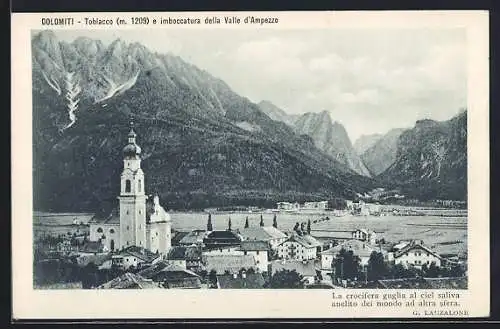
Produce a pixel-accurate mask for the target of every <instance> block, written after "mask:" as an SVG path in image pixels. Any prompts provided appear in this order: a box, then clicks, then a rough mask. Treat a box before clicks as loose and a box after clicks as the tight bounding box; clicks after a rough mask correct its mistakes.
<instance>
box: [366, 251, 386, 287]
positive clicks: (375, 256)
mask: <svg viewBox="0 0 500 329" xmlns="http://www.w3.org/2000/svg"><path fill="white" fill-rule="evenodd" d="M387 274H388V268H387V265H386V263H385V261H384V255H382V253H380V252H377V251H373V252H372V253H371V255H370V259H369V260H368V268H367V273H366V275H367V280H368V281H376V280H380V279H383V278H385V277H386V276H387Z"/></svg>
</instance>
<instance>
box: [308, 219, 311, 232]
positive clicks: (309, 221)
mask: <svg viewBox="0 0 500 329" xmlns="http://www.w3.org/2000/svg"><path fill="white" fill-rule="evenodd" d="M307 234H311V220H310V219H308V220H307Z"/></svg>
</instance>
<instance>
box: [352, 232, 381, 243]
mask: <svg viewBox="0 0 500 329" xmlns="http://www.w3.org/2000/svg"><path fill="white" fill-rule="evenodd" d="M352 238H353V239H356V240H360V241H364V242H367V243H369V244H371V245H374V244H376V243H377V233H375V232H374V231H372V230H367V229H356V230H354V231H353V232H352Z"/></svg>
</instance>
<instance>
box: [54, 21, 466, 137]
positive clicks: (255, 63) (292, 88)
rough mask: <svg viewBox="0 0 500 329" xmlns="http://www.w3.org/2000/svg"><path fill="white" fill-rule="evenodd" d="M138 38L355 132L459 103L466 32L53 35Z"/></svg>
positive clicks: (244, 91) (409, 122)
mask: <svg viewBox="0 0 500 329" xmlns="http://www.w3.org/2000/svg"><path fill="white" fill-rule="evenodd" d="M56 34H57V36H58V37H59V39H61V40H66V41H72V40H73V39H74V38H76V37H78V36H88V37H91V38H95V39H100V40H101V41H103V42H104V43H105V44H108V43H110V42H111V41H113V40H115V39H116V38H121V39H122V40H124V41H126V42H140V43H142V44H143V45H145V46H146V47H148V48H149V49H150V50H152V51H156V52H159V53H171V54H174V55H178V56H180V57H181V58H182V59H184V60H185V61H187V62H189V63H192V64H194V65H196V66H198V67H199V68H201V69H204V70H206V71H208V72H209V73H211V74H212V75H214V76H216V77H218V78H221V79H222V80H224V81H225V82H226V83H227V84H228V85H229V86H230V87H231V88H232V89H233V90H234V91H235V92H237V93H238V94H240V95H241V96H244V97H247V98H248V99H250V100H251V101H253V102H256V103H258V102H260V101H262V100H268V101H270V102H272V103H273V104H275V105H276V106H278V107H280V108H281V109H283V110H284V111H285V112H287V113H290V114H301V113H305V112H321V111H324V110H326V111H328V112H329V113H330V116H331V117H332V120H334V121H338V122H340V123H342V124H343V125H344V127H345V128H346V130H347V132H348V134H349V136H350V138H351V140H352V142H354V141H355V140H356V139H357V138H358V137H360V136H361V135H367V134H373V133H386V132H388V131H389V130H390V129H392V128H406V127H412V126H414V124H415V121H416V120H419V119H424V118H429V119H434V120H447V119H449V118H451V117H453V116H454V115H456V114H457V113H458V112H459V111H460V109H462V108H465V107H466V104H467V77H466V53H467V52H466V35H465V30H464V29H460V28H453V29H452V28H439V29H423V28H418V29H398V30H396V29H373V28H371V29H361V28H358V29H321V30H313V29H307V30H276V29H274V30H273V29H268V30H266V29H255V30H254V29H252V30H246V29H245V30H242V29H206V28H204V29H171V28H169V29H168V30H159V29H152V30H146V31H145V30H114V31H110V30H94V31H92V30H82V31H57V32H56Z"/></svg>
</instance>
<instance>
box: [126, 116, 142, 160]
mask: <svg viewBox="0 0 500 329" xmlns="http://www.w3.org/2000/svg"><path fill="white" fill-rule="evenodd" d="M136 136H137V134H136V133H135V131H134V123H133V122H130V132H129V133H128V144H127V145H126V146H125V147H124V148H123V154H124V156H125V157H138V156H139V155H140V154H141V147H140V146H139V145H137V143H136V141H135V137H136Z"/></svg>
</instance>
